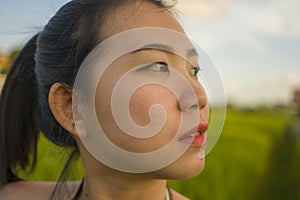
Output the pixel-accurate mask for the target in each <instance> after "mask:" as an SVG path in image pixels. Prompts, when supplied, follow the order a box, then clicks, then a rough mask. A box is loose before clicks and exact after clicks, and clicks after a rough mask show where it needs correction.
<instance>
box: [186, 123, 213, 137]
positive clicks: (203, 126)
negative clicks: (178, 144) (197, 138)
mask: <svg viewBox="0 0 300 200" xmlns="http://www.w3.org/2000/svg"><path fill="white" fill-rule="evenodd" d="M207 129H208V124H206V123H205V124H199V125H198V126H196V127H194V128H192V129H191V130H189V131H188V132H187V133H185V134H183V135H182V136H181V137H180V139H184V138H187V137H190V136H191V135H192V134H194V133H197V132H199V133H200V135H203V134H204V133H205V132H206V130H207Z"/></svg>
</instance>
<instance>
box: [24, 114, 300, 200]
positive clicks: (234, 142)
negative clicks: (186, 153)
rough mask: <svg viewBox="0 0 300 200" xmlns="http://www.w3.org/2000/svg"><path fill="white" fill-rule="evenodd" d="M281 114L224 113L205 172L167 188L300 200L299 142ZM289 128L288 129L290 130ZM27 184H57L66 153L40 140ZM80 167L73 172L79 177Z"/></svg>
mask: <svg viewBox="0 0 300 200" xmlns="http://www.w3.org/2000/svg"><path fill="white" fill-rule="evenodd" d="M294 125H295V122H293V118H292V117H291V116H290V114H288V113H287V112H284V111H251V112H250V111H234V110H230V111H228V112H227V117H226V122H225V126H224V130H223V133H222V135H221V137H220V139H219V141H218V143H217V145H216V146H215V148H214V149H213V150H212V151H211V152H210V154H209V155H208V156H207V158H206V166H205V169H204V171H203V172H202V173H201V174H200V175H199V176H198V177H195V178H192V179H189V180H185V181H170V182H169V185H170V186H171V187H172V188H174V189H176V190H177V191H179V192H180V193H182V194H184V195H186V196H188V197H189V198H191V199H200V200H201V199H205V200H210V199H212V200H223V199H224V200H244V199H254V200H260V199H261V200H263V199H264V200H268V199H272V200H277V199H278V200H296V199H300V143H299V141H300V139H299V137H298V138H297V137H296V136H295V134H293V133H294ZM287 127H290V128H289V129H288V128H287ZM38 151H39V153H38V165H37V168H36V170H35V171H34V172H33V174H32V175H31V176H30V177H27V178H29V179H31V180H56V179H57V178H58V175H59V173H60V171H61V170H62V166H63V164H64V160H65V159H66V157H67V155H66V153H65V150H64V149H61V148H58V147H55V146H53V145H51V144H50V143H49V142H48V141H46V140H45V139H44V138H43V137H41V138H40V142H39V145H38ZM82 176H83V173H82V168H81V164H80V162H79V164H77V165H76V169H75V170H73V173H72V174H71V178H70V179H72V180H74V179H80V178H82Z"/></svg>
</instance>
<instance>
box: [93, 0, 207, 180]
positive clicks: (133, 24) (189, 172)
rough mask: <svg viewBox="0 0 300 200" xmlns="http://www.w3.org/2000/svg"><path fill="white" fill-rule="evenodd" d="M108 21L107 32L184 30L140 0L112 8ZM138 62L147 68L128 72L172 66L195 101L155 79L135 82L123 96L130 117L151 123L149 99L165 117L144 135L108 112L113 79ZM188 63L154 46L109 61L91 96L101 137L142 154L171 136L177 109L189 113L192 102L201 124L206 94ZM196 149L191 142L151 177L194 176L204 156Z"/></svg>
mask: <svg viewBox="0 0 300 200" xmlns="http://www.w3.org/2000/svg"><path fill="white" fill-rule="evenodd" d="M113 22H114V23H113V24H111V23H110V22H109V21H108V24H109V25H108V26H111V28H110V29H109V30H110V32H107V34H109V35H115V34H117V33H121V32H123V31H126V30H130V29H134V28H142V27H159V28H167V29H171V30H175V31H177V32H180V33H183V34H184V31H183V30H182V27H181V26H180V25H179V23H178V22H177V21H176V20H175V19H174V17H173V16H171V15H170V14H169V13H168V12H167V11H164V10H162V9H159V8H157V7H156V6H154V5H151V4H149V3H140V4H139V5H138V6H127V7H125V8H124V7H122V8H120V9H117V10H115V11H114V15H113ZM150 37H151V36H150ZM144 64H147V67H142V68H140V69H138V70H134V71H133V76H136V77H144V76H147V77H148V78H149V77H150V78H153V79H157V78H160V79H167V78H168V76H169V73H170V70H171V68H173V69H175V70H176V71H178V72H179V73H180V74H181V75H182V76H183V77H184V78H185V79H186V80H187V81H188V83H189V84H190V85H191V87H192V89H193V90H194V93H195V94H196V97H197V101H196V102H195V101H188V100H187V101H185V102H186V103H184V104H185V105H184V106H182V105H180V103H179V100H178V97H179V98H181V97H183V96H186V94H185V93H184V92H182V93H181V94H179V96H178V97H176V95H175V94H174V93H173V92H172V91H171V90H170V89H169V88H166V87H164V86H162V85H159V84H155V83H149V84H146V85H143V86H141V87H139V88H138V89H137V90H135V91H134V93H133V94H132V95H131V97H130V101H129V108H128V110H129V113H130V116H131V119H132V121H134V123H136V124H137V125H139V126H147V125H148V124H149V123H150V122H151V119H150V117H149V110H150V107H151V106H152V105H154V104H159V105H162V106H163V108H164V109H165V111H166V113H167V116H166V121H165V123H164V126H163V128H162V129H161V130H160V131H159V133H158V134H156V135H154V136H152V137H149V138H137V137H132V136H129V135H128V134H126V133H124V132H123V131H122V130H121V129H120V128H119V127H118V125H117V124H116V122H115V120H114V117H113V114H112V107H111V97H112V93H113V89H114V87H115V86H116V83H117V81H118V80H119V79H120V78H121V77H122V76H123V75H124V74H125V73H127V72H128V71H129V70H132V69H133V68H135V67H136V66H140V65H144ZM193 67H194V66H192V65H191V64H190V63H189V62H187V61H186V60H184V59H183V58H181V57H180V56H178V55H175V54H172V53H167V52H165V51H162V50H156V49H147V50H142V51H136V52H132V53H128V54H125V55H122V56H121V57H119V58H118V59H117V60H115V61H114V62H113V63H112V64H111V65H110V66H109V67H108V68H107V69H106V71H105V72H104V74H103V76H102V77H101V79H100V81H99V85H98V88H97V93H96V99H95V100H96V101H95V102H96V112H97V117H98V121H99V123H100V124H101V127H102V128H103V130H104V132H105V133H106V136H107V137H108V138H109V139H110V140H111V141H112V142H113V143H114V144H115V145H117V146H118V147H120V148H122V149H124V150H126V151H129V152H136V153H147V152H152V151H155V150H159V149H161V148H163V147H164V146H166V145H167V144H168V143H169V142H170V141H171V140H172V139H173V138H174V137H175V135H176V133H177V131H178V128H179V125H180V120H181V116H182V114H184V113H185V112H191V110H193V109H195V107H197V106H199V107H198V108H199V109H200V114H199V115H201V116H199V117H200V118H199V119H200V122H199V123H200V124H207V123H208V110H209V109H208V105H207V102H206V95H205V92H204V89H203V88H202V87H201V85H200V84H199V82H198V80H197V77H196V76H195V75H193V74H191V73H190V72H191V70H192V69H193ZM185 98H186V97H185ZM118 101H119V102H120V104H124V102H123V101H124V99H122V98H120V99H119V100H118ZM140 134H141V135H142V134H143V133H140ZM199 149H200V147H199V146H197V145H196V146H195V145H194V146H193V145H192V146H191V147H189V148H188V149H187V151H186V152H185V153H184V154H183V155H182V156H181V157H180V158H179V159H178V160H176V161H175V162H174V163H173V164H171V165H169V166H167V167H165V168H163V169H161V170H158V171H155V172H151V173H150V174H151V176H154V177H156V178H164V179H184V178H188V177H191V176H195V175H197V174H198V173H199V172H201V170H202V169H203V166H204V159H199ZM149 162H151V161H149Z"/></svg>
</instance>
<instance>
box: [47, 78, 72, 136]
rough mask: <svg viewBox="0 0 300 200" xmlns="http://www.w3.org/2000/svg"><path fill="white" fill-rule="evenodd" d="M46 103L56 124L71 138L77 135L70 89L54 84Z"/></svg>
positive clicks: (63, 85) (62, 84)
mask: <svg viewBox="0 0 300 200" xmlns="http://www.w3.org/2000/svg"><path fill="white" fill-rule="evenodd" d="M48 102H49V106H50V110H51V112H52V114H53V116H54V117H55V119H56V120H57V122H58V123H59V124H60V125H61V126H62V127H63V128H64V129H66V130H67V131H68V132H70V133H72V134H73V136H75V135H77V133H76V129H75V123H74V120H73V112H72V89H71V88H70V87H69V86H68V85H67V84H65V83H54V84H53V85H52V87H51V89H50V92H49V96H48Z"/></svg>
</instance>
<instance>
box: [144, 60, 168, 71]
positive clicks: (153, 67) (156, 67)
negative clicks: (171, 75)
mask: <svg viewBox="0 0 300 200" xmlns="http://www.w3.org/2000/svg"><path fill="white" fill-rule="evenodd" d="M143 69H146V70H150V71H154V72H169V67H168V65H167V64H166V63H164V62H156V63H151V64H149V65H146V66H145V67H143Z"/></svg>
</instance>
